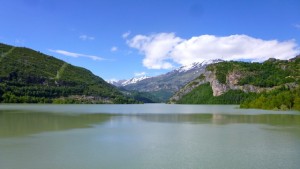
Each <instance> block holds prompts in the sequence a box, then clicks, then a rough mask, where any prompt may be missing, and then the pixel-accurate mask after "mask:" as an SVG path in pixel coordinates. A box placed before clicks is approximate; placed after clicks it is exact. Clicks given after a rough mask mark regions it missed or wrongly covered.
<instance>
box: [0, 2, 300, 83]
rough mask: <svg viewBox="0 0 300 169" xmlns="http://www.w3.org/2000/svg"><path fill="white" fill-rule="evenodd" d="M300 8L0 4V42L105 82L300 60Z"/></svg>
mask: <svg viewBox="0 0 300 169" xmlns="http://www.w3.org/2000/svg"><path fill="white" fill-rule="evenodd" d="M299 9H300V1H299V0H76V1H75V0H0V16H1V20H0V42H1V43H6V44H10V45H15V46H22V47H28V48H32V49H34V50H37V51H40V52H42V53H45V54H48V55H51V56H54V57H56V58H59V59H62V60H64V61H66V62H68V63H70V64H72V65H75V66H80V67H84V68H87V69H89V70H91V71H92V72H93V73H94V74H96V75H98V76H100V77H102V78H103V79H105V80H121V79H129V78H132V77H139V76H144V75H146V76H156V75H160V74H162V73H166V72H168V71H170V70H172V69H174V68H177V67H180V66H182V65H187V64H191V63H193V62H202V61H204V60H210V59H224V60H245V61H255V62H262V61H264V60H266V59H268V58H271V57H272V58H277V59H289V58H292V57H295V56H296V55H297V54H300V10H299Z"/></svg>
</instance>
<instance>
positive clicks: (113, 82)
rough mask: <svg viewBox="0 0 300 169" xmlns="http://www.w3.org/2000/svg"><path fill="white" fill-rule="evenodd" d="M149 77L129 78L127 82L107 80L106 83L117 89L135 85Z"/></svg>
mask: <svg viewBox="0 0 300 169" xmlns="http://www.w3.org/2000/svg"><path fill="white" fill-rule="evenodd" d="M148 78H150V77H148V76H141V77H134V78H131V79H129V80H108V81H107V82H108V83H110V84H112V85H115V86H117V87H120V86H127V85H130V84H135V83H137V82H139V81H142V80H145V79H148Z"/></svg>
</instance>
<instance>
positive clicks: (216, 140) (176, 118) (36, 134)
mask: <svg viewBox="0 0 300 169" xmlns="http://www.w3.org/2000/svg"><path fill="white" fill-rule="evenodd" d="M299 159H300V112H293V111H288V112H281V111H262V110H253V109H252V110H242V109H237V108H236V106H223V105H164V104H145V105H0V169H118V168H120V169H127V168H128V169H202V168H203V169H210V168H212V169H214V168H220V169H262V168H263V169H282V168H284V169H298V168H299V166H300V160H299Z"/></svg>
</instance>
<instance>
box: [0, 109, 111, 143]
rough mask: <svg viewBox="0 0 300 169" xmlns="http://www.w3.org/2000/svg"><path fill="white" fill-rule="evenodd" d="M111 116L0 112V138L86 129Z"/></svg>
mask: <svg viewBox="0 0 300 169" xmlns="http://www.w3.org/2000/svg"><path fill="white" fill-rule="evenodd" d="M111 117H112V115H107V114H81V115H67V114H57V113H44V112H43V113H39V112H26V111H0V138H1V137H14V136H24V135H30V134H36V133H40V132H44V131H60V130H68V129H74V128H88V127H90V126H91V125H92V124H96V123H97V124H99V123H103V122H105V121H107V120H109V119H110V118H111Z"/></svg>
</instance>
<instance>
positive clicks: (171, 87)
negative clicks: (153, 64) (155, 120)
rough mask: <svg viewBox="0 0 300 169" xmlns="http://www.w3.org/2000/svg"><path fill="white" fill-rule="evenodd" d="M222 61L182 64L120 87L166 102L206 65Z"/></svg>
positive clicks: (202, 70)
mask: <svg viewBox="0 0 300 169" xmlns="http://www.w3.org/2000/svg"><path fill="white" fill-rule="evenodd" d="M218 62H222V60H219V59H218V60H209V61H204V62H201V63H199V62H195V63H193V64H190V65H186V66H182V67H180V68H177V69H175V70H173V71H171V72H168V73H166V74H162V75H159V76H155V77H149V78H145V79H142V80H138V81H134V83H127V84H126V83H125V82H124V81H123V82H122V83H121V84H124V85H121V86H122V87H121V88H122V89H125V90H127V91H138V92H141V93H145V94H146V93H147V95H151V96H153V97H152V98H156V101H158V102H166V101H167V100H168V99H169V98H170V97H171V96H172V95H173V94H174V93H175V92H176V91H178V90H179V89H180V88H181V87H183V86H184V85H185V84H186V83H188V82H190V81H191V80H193V79H195V78H196V77H198V76H199V75H200V74H201V73H203V72H204V71H205V68H206V66H207V65H209V64H212V63H218Z"/></svg>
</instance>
